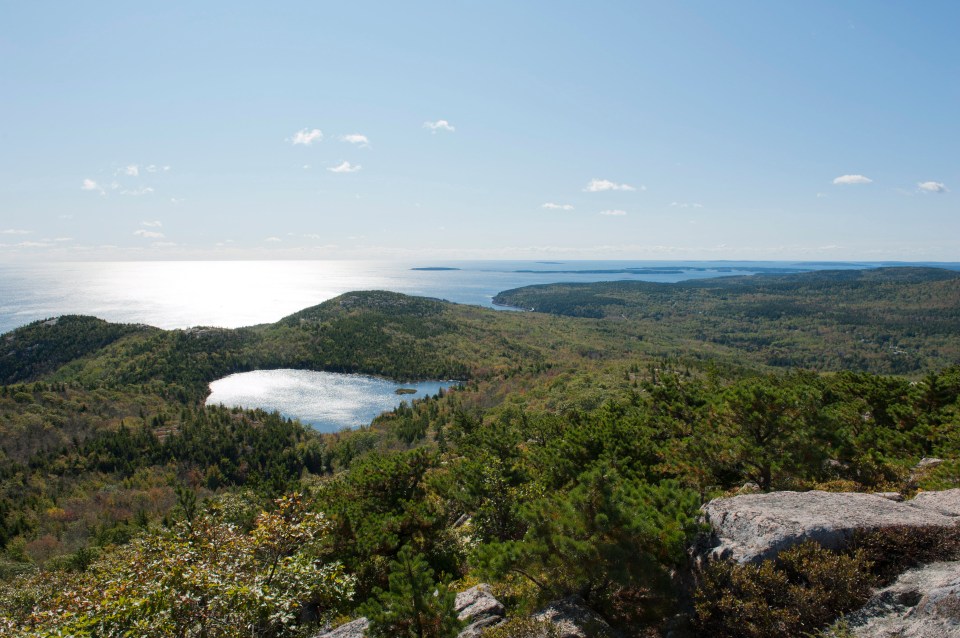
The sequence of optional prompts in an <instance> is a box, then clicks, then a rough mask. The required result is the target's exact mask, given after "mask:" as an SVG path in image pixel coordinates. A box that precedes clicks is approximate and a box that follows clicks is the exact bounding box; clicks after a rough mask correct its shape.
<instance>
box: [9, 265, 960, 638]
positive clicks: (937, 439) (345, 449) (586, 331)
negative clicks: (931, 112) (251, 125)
mask: <svg viewBox="0 0 960 638" xmlns="http://www.w3.org/2000/svg"><path fill="white" fill-rule="evenodd" d="M957 285H958V278H957V275H956V273H950V272H948V271H937V270H923V269H896V270H882V271H868V272H843V273H812V274H810V275H802V276H790V277H782V276H767V277H753V278H736V279H728V280H712V281H701V282H688V283H685V284H676V285H656V284H633V283H608V284H594V285H589V286H570V285H557V286H549V287H538V288H530V289H524V290H520V291H511V292H509V293H505V294H504V295H501V296H500V297H499V300H500V301H501V302H506V301H509V302H511V303H514V304H518V305H524V306H527V307H534V308H536V307H541V308H548V307H549V308H552V309H553V311H554V312H556V313H558V314H546V313H538V312H499V311H496V310H492V309H486V308H480V307H476V306H464V305H457V304H453V303H448V302H443V301H439V300H433V299H422V298H416V297H409V296H405V295H400V294H396V293H391V292H383V291H368V292H352V293H347V294H344V295H341V296H340V297H337V298H334V299H331V300H329V301H327V302H325V303H323V304H320V305H318V306H315V307H312V308H308V309H305V310H303V311H301V312H298V313H296V314H293V315H290V316H289V317H286V318H284V319H282V320H280V321H278V322H276V323H273V324H265V325H259V326H251V327H247V328H240V329H235V330H229V329H222V328H209V327H199V328H191V329H186V330H160V329H157V328H147V327H143V326H122V325H114V324H109V323H107V322H103V321H100V320H98V319H94V318H90V317H61V318H59V319H56V320H46V321H43V322H36V323H34V324H31V325H29V326H25V327H23V328H21V329H19V330H15V331H13V332H11V333H7V334H4V335H0V366H2V370H3V375H4V378H6V379H8V380H13V381H12V382H11V381H7V382H3V381H0V635H16V636H53V635H138V636H157V637H160V636H170V635H180V636H209V637H210V638H214V637H216V636H224V637H226V636H230V637H232V636H238V635H247V636H249V635H259V636H264V637H272V638H288V637H289V638H302V637H303V636H310V635H318V633H319V632H320V631H321V629H322V627H323V626H324V625H325V624H326V623H329V622H334V621H339V620H343V619H345V618H350V617H356V616H360V615H364V616H367V617H368V618H369V619H370V620H371V623H372V625H371V626H372V627H373V630H372V631H373V632H376V635H381V636H383V635H387V636H396V635H405V634H404V632H405V631H406V629H403V627H407V628H409V627H410V626H411V625H410V624H409V623H410V622H411V620H410V619H411V618H412V617H416V618H419V617H420V616H418V615H417V614H420V613H421V611H422V614H423V618H424V619H425V620H424V622H429V623H432V624H431V625H430V626H434V627H446V628H448V629H449V631H447V630H444V634H443V635H445V636H450V637H451V638H452V637H454V636H456V633H455V629H456V626H455V625H456V622H455V621H456V618H457V612H456V611H455V609H454V607H453V603H454V598H455V597H454V596H453V594H452V592H454V591H457V590H458V589H465V588H466V587H468V586H469V585H471V584H474V583H477V582H489V583H491V584H492V586H493V587H494V588H496V591H497V592H498V595H499V596H501V599H502V601H504V602H505V604H507V605H508V609H509V610H510V613H511V615H513V616H514V617H513V618H512V619H511V620H509V621H508V623H510V624H507V625H505V628H504V629H503V630H502V631H500V633H493V634H490V633H487V634H485V636H488V637H493V638H495V637H496V636H518V635H547V634H536V633H533V634H531V633H529V632H530V631H533V630H537V631H539V630H540V629H544V630H546V629H548V628H544V627H543V626H542V625H537V624H536V623H534V624H532V625H531V624H530V621H528V619H527V617H526V615H527V614H529V613H530V612H533V611H534V610H537V609H541V608H543V606H544V605H545V604H547V603H548V602H549V601H551V600H559V599H562V600H567V599H569V597H570V596H572V595H574V594H575V595H577V596H578V597H579V599H580V600H582V601H583V602H584V604H586V605H587V606H588V607H589V608H590V609H591V610H593V611H594V612H596V613H598V614H600V615H601V616H602V617H603V618H604V619H605V620H606V621H608V622H609V623H610V624H611V625H613V626H614V627H615V628H616V629H617V630H618V631H619V632H621V633H620V634H619V635H623V636H625V637H628V636H629V637H636V638H641V637H642V638H659V637H662V636H667V635H673V636H678V635H682V634H680V633H678V631H675V630H674V628H673V627H674V619H675V618H678V617H679V616H677V612H680V611H683V610H684V609H685V602H684V601H687V600H689V596H690V594H691V592H688V591H682V590H681V589H679V586H680V585H681V583H682V581H683V579H678V578H676V577H675V575H676V574H680V573H683V571H684V570H686V569H687V568H688V567H690V565H689V564H688V558H689V554H688V553H687V550H688V548H689V547H690V545H691V544H692V543H693V542H694V538H695V535H696V534H697V532H698V531H699V530H700V527H699V526H698V524H697V522H696V521H697V516H698V514H699V512H700V509H699V508H700V506H701V505H702V504H703V502H704V501H706V500H708V499H710V498H712V497H715V496H719V495H723V494H732V493H734V492H735V491H738V490H741V489H745V490H747V491H750V490H762V491H770V490H791V491H804V490H828V491H871V492H881V491H884V492H889V491H895V492H898V493H901V494H903V495H906V496H909V495H912V494H913V493H915V492H916V491H917V490H918V489H923V490H931V489H944V488H953V487H957V486H958V485H960V458H958V450H960V443H958V442H960V421H958V419H957V415H958V414H960V366H958V365H957V362H958V361H960V358H958V357H957V354H958V352H960V345H958V343H960V330H957V329H956V325H955V324H956V321H957V319H956V317H957V299H958V295H957V290H958V289H957ZM541 302H545V303H544V304H542V305H541ZM550 304H552V305H550ZM562 313H568V314H573V315H578V314H579V315H589V316H587V317H582V316H564V315H563V314H562ZM948 364H949V365H948ZM791 365H804V366H807V367H809V368H813V370H789V371H787V370H784V369H780V370H775V369H774V366H785V367H789V366H791ZM281 367H293V368H305V369H314V370H332V371H349V372H367V373H374V374H379V375H383V376H388V377H393V378H395V379H398V380H399V379H411V378H418V377H420V378H422V377H441V378H444V377H445V378H451V377H452V378H457V379H462V380H464V381H465V383H464V384H462V386H461V387H459V388H458V389H456V390H454V391H450V392H446V393H443V394H442V395H438V396H436V397H425V398H417V399H414V400H413V401H412V402H410V403H404V404H402V405H401V406H400V407H399V408H397V409H396V410H393V411H392V412H390V413H387V414H384V415H381V416H380V417H378V418H377V419H376V420H375V421H374V422H373V423H372V424H371V425H370V427H367V428H361V429H358V430H354V431H344V432H338V433H332V434H320V433H317V432H314V431H312V430H310V429H308V428H305V427H304V426H302V425H301V424H299V423H297V422H295V421H290V420H288V419H285V418H283V417H282V416H281V415H279V414H277V413H274V414H266V413H264V412H262V411H258V410H242V409H239V408H234V409H227V408H223V407H206V406H204V405H203V399H204V398H205V396H206V393H207V384H208V383H209V382H210V381H212V380H214V379H217V378H219V377H221V376H223V375H226V374H228V373H230V372H235V371H242V370H251V369H265V368H281ZM840 368H846V369H849V370H850V371H849V372H841V373H837V374H820V373H819V372H818V371H817V370H832V369H840ZM892 370H905V371H907V372H909V373H910V376H879V375H875V374H870V372H877V371H892ZM748 482H749V483H750V485H745V484H746V483H748ZM931 538H933V537H931ZM934 540H936V539H935V538H934ZM948 540H949V539H948ZM881 542H885V541H883V539H881V540H880V541H877V543H878V544H877V545H876V546H877V547H878V548H880V549H881V550H882V551H884V552H886V553H892V552H890V551H888V549H889V546H887V545H881V544H880V543H881ZM937 542H939V541H937ZM950 542H953V541H952V540H951V541H950ZM916 544H917V543H916V539H915V538H914V537H912V536H911V537H910V539H909V542H907V543H906V546H908V547H912V546H913V545H916ZM956 546H957V547H960V540H958V541H957V544H956ZM898 547H899V546H898ZM911 551H912V550H911ZM907 553H908V554H909V552H907ZM958 555H960V554H958ZM805 556H807V557H806V558H803V557H801V559H802V561H803V562H804V564H806V565H824V566H825V567H824V573H825V574H826V575H827V576H829V577H828V578H826V579H823V578H820V576H818V575H816V574H814V575H813V576H807V575H805V574H806V573H807V572H797V574H799V575H798V576H796V580H797V582H798V583H799V584H796V585H795V584H794V581H793V580H790V581H789V583H788V580H787V579H788V577H789V578H790V579H794V578H795V577H794V576H792V575H790V576H788V575H785V574H787V573H788V571H789V570H788V569H787V568H784V569H787V572H781V571H777V570H779V569H780V567H778V566H777V565H773V564H766V565H764V566H760V567H758V568H757V570H754V571H751V572H749V573H747V572H744V573H745V574H747V575H746V576H744V577H743V578H746V579H747V580H745V581H744V584H743V586H742V587H741V586H740V585H738V584H737V583H736V582H733V581H731V582H730V583H727V584H724V582H725V581H724V582H721V580H717V581H716V582H717V583H720V585H717V586H716V587H714V589H710V588H709V587H706V588H701V589H700V590H698V591H696V592H693V594H692V595H693V598H694V600H696V601H697V603H696V608H695V609H693V610H690V609H686V612H687V617H686V618H687V620H683V622H684V623H687V622H688V623H689V626H690V632H689V633H688V634H687V635H689V636H706V635H716V636H721V635H722V636H730V637H732V638H735V637H738V636H743V637H750V638H757V637H758V636H762V637H763V638H766V636H769V635H777V636H783V637H784V638H790V637H791V636H801V635H803V636H808V635H813V634H811V633H810V632H811V631H815V630H816V629H817V628H818V627H821V626H823V625H825V624H827V623H829V622H832V620H833V619H834V618H835V617H836V615H837V614H838V613H841V612H847V611H850V610H852V609H854V608H855V607H856V605H857V604H859V602H857V601H858V600H859V599H857V598H856V597H854V596H852V595H848V593H847V592H848V591H849V589H850V588H851V587H853V585H849V583H854V585H855V586H856V587H857V588H859V589H863V590H864V591H866V589H867V588H869V587H870V586H871V583H873V582H875V581H874V578H875V576H877V575H876V574H874V573H873V572H871V571H870V570H871V569H872V567H871V565H872V563H871V562H870V561H871V560H872V559H869V558H865V557H864V556H861V557H860V558H857V556H852V557H846V556H845V555H834V554H817V555H815V556H813V557H812V558H811V556H812V555H805ZM801 559H798V560H801ZM850 560H854V561H855V564H854V565H853V567H847V568H844V569H837V568H836V567H835V565H837V564H844V565H848V564H850V563H849V561H850ZM836 561H847V563H837V562H836ZM856 561H859V562H856ZM731 569H733V567H731ZM751 569H752V568H751ZM717 573H718V574H719V575H718V576H717V578H718V579H722V578H726V576H724V575H723V574H724V573H726V572H717ZM730 573H731V574H734V572H732V571H731V572H730ZM737 573H739V572H737ZM817 573H820V572H817ZM756 575H760V576H756ZM735 577H736V578H741V577H740V576H736V574H734V575H732V576H730V578H731V579H734V580H736V578H735ZM877 577H879V576H877ZM758 578H759V580H758ZM800 581H802V582H800ZM710 582H713V581H710ZM737 582H739V581H737ZM438 583H445V585H442V586H441V585H438ZM447 586H449V590H448V589H447V588H446V587H447ZM738 588H739V589H738ZM859 589H858V591H859ZM422 591H426V592H433V591H436V592H438V593H437V595H435V596H429V597H427V598H426V599H425V598H423V597H419V598H416V597H415V598H413V599H410V600H412V601H413V602H409V603H408V599H409V597H407V594H406V593H404V592H407V593H411V592H422ZM448 594H449V595H448ZM767 598H770V601H772V602H770V603H768V601H767ZM741 601H742V604H741ZM810 601H813V602H810ZM821 601H834V602H830V603H829V604H830V605H831V606H830V608H829V609H827V607H826V603H822V602H821ZM421 603H423V605H421ZM411 605H412V606H411ZM418 605H420V606H419V607H418ZM424 605H425V607H424ZM745 608H747V609H754V610H757V613H758V614H760V615H761V616H762V617H763V618H769V619H771V620H770V622H776V623H777V624H776V625H772V624H771V625H769V626H776V627H778V629H777V631H771V632H767V633H762V630H761V632H760V633H757V632H753V633H751V627H752V625H749V624H745V623H744V622H743V620H742V614H741V612H740V611H739V610H741V609H745ZM725 609H733V610H735V611H734V612H731V613H730V614H728V616H727V617H728V618H729V619H730V622H729V623H728V626H729V631H727V630H726V629H725V630H723V631H719V632H717V631H713V630H712V629H710V628H712V627H714V626H716V625H717V623H718V621H717V620H716V618H717V617H718V616H717V613H721V614H722V613H727V612H724V611H723V610H725ZM785 618H786V619H793V620H791V621H790V622H791V623H793V625H795V626H796V627H798V628H799V629H797V631H795V632H791V631H780V629H779V628H780V627H781V626H782V622H783V621H782V619H785ZM391 619H394V620H391ZM681 620H682V618H681ZM417 622H419V621H417ZM763 622H766V620H764V621H763ZM404 623H406V624H404ZM744 626H746V630H744ZM757 626H761V625H757ZM762 626H767V625H762ZM681 628H682V627H681ZM801 629H802V633H801ZM525 631H526V632H527V633H523V632H525ZM432 635H434V636H436V635H438V634H432ZM594 635H597V634H594Z"/></svg>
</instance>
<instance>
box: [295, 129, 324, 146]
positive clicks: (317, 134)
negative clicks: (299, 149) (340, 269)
mask: <svg viewBox="0 0 960 638" xmlns="http://www.w3.org/2000/svg"><path fill="white" fill-rule="evenodd" d="M322 139H323V131H321V130H320V129H318V128H314V129H301V130H299V131H297V132H296V133H294V134H293V137H291V138H290V142H291V143H293V144H302V145H304V146H310V145H311V144H313V143H314V142H319V141H321V140H322Z"/></svg>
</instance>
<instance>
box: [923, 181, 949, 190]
mask: <svg viewBox="0 0 960 638" xmlns="http://www.w3.org/2000/svg"><path fill="white" fill-rule="evenodd" d="M917 188H918V189H920V190H922V191H923V192H924V193H947V192H949V190H948V189H947V187H946V186H944V184H943V182H920V183H919V184H917Z"/></svg>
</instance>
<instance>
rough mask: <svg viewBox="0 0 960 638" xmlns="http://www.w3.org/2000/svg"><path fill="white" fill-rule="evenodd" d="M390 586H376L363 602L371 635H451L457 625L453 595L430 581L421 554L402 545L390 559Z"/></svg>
mask: <svg viewBox="0 0 960 638" xmlns="http://www.w3.org/2000/svg"><path fill="white" fill-rule="evenodd" d="M389 578H390V589H389V591H383V590H382V589H379V588H378V589H376V590H375V591H374V598H373V599H372V600H371V602H370V603H368V605H367V606H366V610H365V613H366V616H367V617H368V618H369V619H370V630H369V632H370V636H372V637H374V638H394V637H409V638H452V637H453V636H456V635H457V634H458V633H459V632H460V629H461V623H460V621H459V620H457V612H456V608H455V604H456V595H455V594H454V593H453V592H451V591H450V590H449V589H447V587H446V585H444V584H443V583H437V582H436V581H434V577H433V570H431V569H430V566H429V565H428V564H427V561H426V560H424V558H423V556H422V555H421V554H419V553H417V552H415V551H414V549H413V547H411V546H410V545H404V546H403V547H402V548H401V549H400V552H399V553H398V554H397V559H396V560H395V561H392V562H391V563H390V577H389Z"/></svg>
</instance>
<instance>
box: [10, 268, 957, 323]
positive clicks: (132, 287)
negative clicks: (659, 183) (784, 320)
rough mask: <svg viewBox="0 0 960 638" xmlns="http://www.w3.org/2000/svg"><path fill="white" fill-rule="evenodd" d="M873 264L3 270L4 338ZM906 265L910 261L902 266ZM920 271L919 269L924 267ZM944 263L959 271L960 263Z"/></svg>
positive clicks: (486, 301) (486, 302)
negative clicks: (350, 301) (44, 326)
mask: <svg viewBox="0 0 960 638" xmlns="http://www.w3.org/2000/svg"><path fill="white" fill-rule="evenodd" d="M881 265H892V264H884V263H867V262H856V263H854V262H843V263H825V262H759V261H745V262H738V261H713V262H708V261H452V262H451V261H423V262H416V263H409V262H407V263H401V262H386V261H138V262H71V263H68V262H53V263H36V262H31V263H19V264H10V263H8V264H0V334H2V333H5V332H8V331H10V330H13V329H14V328H17V327H18V326H21V325H24V324H27V323H30V322H31V321H35V320H37V319H46V318H50V317H55V316H60V315H64V314H84V315H93V316H96V317H100V318H102V319H106V320H108V321H114V322H125V323H144V324H148V325H152V326H157V327H159V328H166V329H172V328H187V327H191V326H220V327H225V328H236V327H240V326H249V325H255V324H260V323H269V322H273V321H277V320H278V319H280V318H282V317H284V316H286V315H288V314H291V313H293V312H296V311H298V310H302V309H303V308H307V307H309V306H313V305H316V304H319V303H321V302H323V301H326V300H327V299H331V298H333V297H335V296H337V295H339V294H342V293H344V292H349V291H352V290H392V291H395V292H402V293H406V294H411V295H422V296H427V297H435V298H439V299H446V300H448V301H453V302H457V303H465V304H475V305H480V306H488V307H489V306H492V301H491V300H492V298H493V296H494V295H496V294H497V293H498V292H501V291H503V290H507V289H510V288H516V287H519V286H528V285H532V284H543V283H554V282H591V281H613V280H644V281H659V282H675V281H681V280H685V279H693V278H704V277H722V276H730V275H740V274H754V273H761V272H780V273H788V272H804V271H810V270H821V269H827V268H844V269H848V268H864V267H875V266H881ZM897 265H905V264H897ZM917 265H920V264H917ZM923 265H937V266H941V267H948V268H952V269H955V270H960V264H923Z"/></svg>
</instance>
